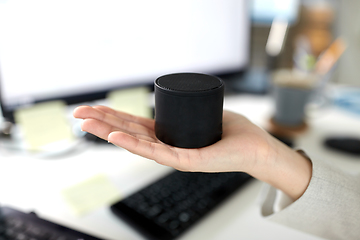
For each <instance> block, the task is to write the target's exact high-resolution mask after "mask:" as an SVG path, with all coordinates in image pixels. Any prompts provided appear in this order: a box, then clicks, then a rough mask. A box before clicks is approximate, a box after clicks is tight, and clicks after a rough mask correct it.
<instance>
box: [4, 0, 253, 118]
mask: <svg viewBox="0 0 360 240" xmlns="http://www.w3.org/2000/svg"><path fill="white" fill-rule="evenodd" d="M248 15H249V14H248V6H247V1H246V0H215V1H207V0H198V1H193V0H175V1H167V0H152V1H149V0H133V1H129V0H127V1H120V0H101V1H100V0H31V1H28V0H11V1H0V91H1V92H0V93H1V107H2V112H3V115H4V117H5V118H8V119H10V120H11V119H13V117H12V113H13V111H14V110H16V109H17V108H19V107H22V106H25V105H31V104H33V103H37V102H42V101H48V100H54V99H62V100H65V101H66V102H67V103H68V104H72V103H78V102H84V101H90V100H94V99H98V98H104V97H105V96H106V93H107V92H109V91H111V90H115V89H119V88H125V87H130V86H138V85H149V86H151V85H152V84H153V81H154V80H155V79H156V78H157V77H159V76H161V75H163V74H168V73H174V72H202V73H207V74H213V75H220V74H225V73H231V72H239V71H242V70H244V68H245V67H246V66H247V64H248V59H249V56H248V55H249V47H248V45H249V16H248Z"/></svg>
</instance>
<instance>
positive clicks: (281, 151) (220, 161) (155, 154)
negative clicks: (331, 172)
mask: <svg viewBox="0 0 360 240" xmlns="http://www.w3.org/2000/svg"><path fill="white" fill-rule="evenodd" d="M74 116H75V117H76V118H82V119H84V121H83V123H82V130H84V131H86V132H89V133H92V134H94V135H97V136H98V137H100V138H103V139H105V140H108V141H109V142H111V143H113V144H115V145H116V146H119V147H122V148H124V149H127V150H128V151H130V152H132V153H135V154H138V155H140V156H143V157H145V158H148V159H152V160H155V161H156V162H157V163H159V164H162V165H166V166H170V167H173V168H175V169H178V170H182V171H201V172H224V171H243V172H247V173H249V174H250V175H253V176H254V177H256V178H258V179H260V180H262V181H265V182H268V183H270V184H271V185H273V186H274V187H277V188H279V189H281V190H283V191H285V192H286V193H288V195H290V196H292V197H294V198H297V197H299V196H300V195H301V194H302V192H303V191H304V190H305V189H306V186H307V184H308V182H309V179H310V176H309V175H308V173H309V169H308V166H309V165H308V164H306V163H304V160H305V158H304V157H302V156H301V155H300V154H298V153H296V152H294V151H293V150H291V149H289V148H288V147H286V146H285V145H283V144H282V143H280V142H279V141H277V140H276V139H275V138H273V137H272V136H270V135H269V134H268V133H267V132H265V131H264V130H262V129H261V128H259V127H257V126H256V125H254V124H253V123H252V122H250V121H249V120H247V119H246V118H245V117H243V116H242V115H239V114H236V113H233V112H229V111H224V115H223V134H222V139H221V140H220V141H218V142H216V143H214V144H212V145H210V146H207V147H204V148H197V149H185V148H177V147H173V146H169V145H167V144H164V143H162V142H161V141H159V140H158V139H157V138H156V136H155V131H154V125H155V122H154V120H152V119H147V118H142V117H136V116H133V115H129V114H127V113H124V112H119V111H115V110H113V109H111V108H108V107H104V106H96V107H90V106H81V107H78V108H76V109H75V110H74ZM289 160H291V161H289ZM306 162H309V161H307V160H306ZM310 167H311V165H310ZM302 169H303V170H302ZM288 171H289V172H288ZM304 174H306V176H304ZM310 174H311V171H310ZM284 178H285V179H284ZM289 179H290V180H293V181H290V183H288V180H289ZM304 179H305V181H304ZM299 181H301V182H299ZM284 183H285V184H284ZM299 184H300V185H301V186H300V188H301V189H300V190H299V189H298V188H296V187H298V186H297V185H299ZM304 186H305V188H304ZM294 187H295V190H296V191H295V192H294ZM299 192H300V193H299ZM299 194H300V195H299Z"/></svg>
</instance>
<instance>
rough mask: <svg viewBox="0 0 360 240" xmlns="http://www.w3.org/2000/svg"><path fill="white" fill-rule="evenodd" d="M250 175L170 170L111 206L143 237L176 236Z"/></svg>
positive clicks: (164, 238) (163, 239)
mask: <svg viewBox="0 0 360 240" xmlns="http://www.w3.org/2000/svg"><path fill="white" fill-rule="evenodd" d="M250 179H252V177H250V176H249V175H248V174H246V173H241V172H231V173H191V172H180V171H174V172H171V173H170V174H169V175H166V176H165V177H163V178H161V179H159V180H157V181H156V182H154V183H152V184H150V185H148V186H147V187H145V188H143V189H142V190H140V191H138V192H136V193H134V194H132V195H130V196H129V197H127V198H125V199H123V200H122V201H120V202H117V203H116V204H114V205H112V206H111V210H112V211H113V212H114V213H115V214H116V215H117V216H119V217H120V218H122V219H124V220H125V221H126V222H127V223H129V224H130V225H131V226H133V227H134V228H135V229H137V230H138V231H139V232H140V233H142V234H143V235H144V236H145V237H146V238H147V239H156V240H170V239H174V238H177V237H178V236H180V235H181V234H182V233H184V232H185V231H186V230H188V229H189V228H190V227H191V226H193V225H194V224H195V223H196V222H198V221H199V220H200V219H201V218H202V217H204V216H205V215H206V214H207V213H209V212H210V211H211V210H212V209H214V208H215V207H216V206H217V205H219V204H220V203H221V202H223V201H224V200H225V199H226V198H227V197H228V196H229V195H230V194H232V193H233V192H235V191H236V190H237V189H238V188H239V187H241V186H243V185H244V184H245V183H247V182H248V181H249V180H250Z"/></svg>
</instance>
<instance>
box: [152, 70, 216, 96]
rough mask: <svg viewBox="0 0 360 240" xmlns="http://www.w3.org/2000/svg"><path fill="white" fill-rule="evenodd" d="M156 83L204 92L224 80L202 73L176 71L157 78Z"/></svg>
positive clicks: (161, 85) (170, 87) (162, 86)
mask: <svg viewBox="0 0 360 240" xmlns="http://www.w3.org/2000/svg"><path fill="white" fill-rule="evenodd" d="M155 82H156V84H157V85H158V86H159V87H161V88H164V89H168V90H174V91H183V92H203V91H209V90H212V89H216V88H219V87H221V86H222V84H223V83H222V81H221V80H220V79H219V78H217V77H215V76H209V75H205V74H200V73H175V74H169V75H165V76H162V77H159V78H158V79H156V81H155Z"/></svg>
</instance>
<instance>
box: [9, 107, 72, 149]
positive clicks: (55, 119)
mask: <svg viewBox="0 0 360 240" xmlns="http://www.w3.org/2000/svg"><path fill="white" fill-rule="evenodd" d="M14 117H15V121H16V123H17V124H18V125H19V127H20V129H21V132H22V134H23V137H24V140H25V142H26V143H27V144H26V145H27V147H28V149H30V150H39V149H40V148H41V147H43V146H45V145H47V144H50V143H54V142H57V141H62V140H73V138H74V137H73V133H72V131H71V126H70V124H69V122H68V121H67V119H66V105H65V103H64V102H62V101H52V102H45V103H38V104H35V105H33V106H31V107H29V108H23V109H19V110H17V111H16V112H15V113H14Z"/></svg>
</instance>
